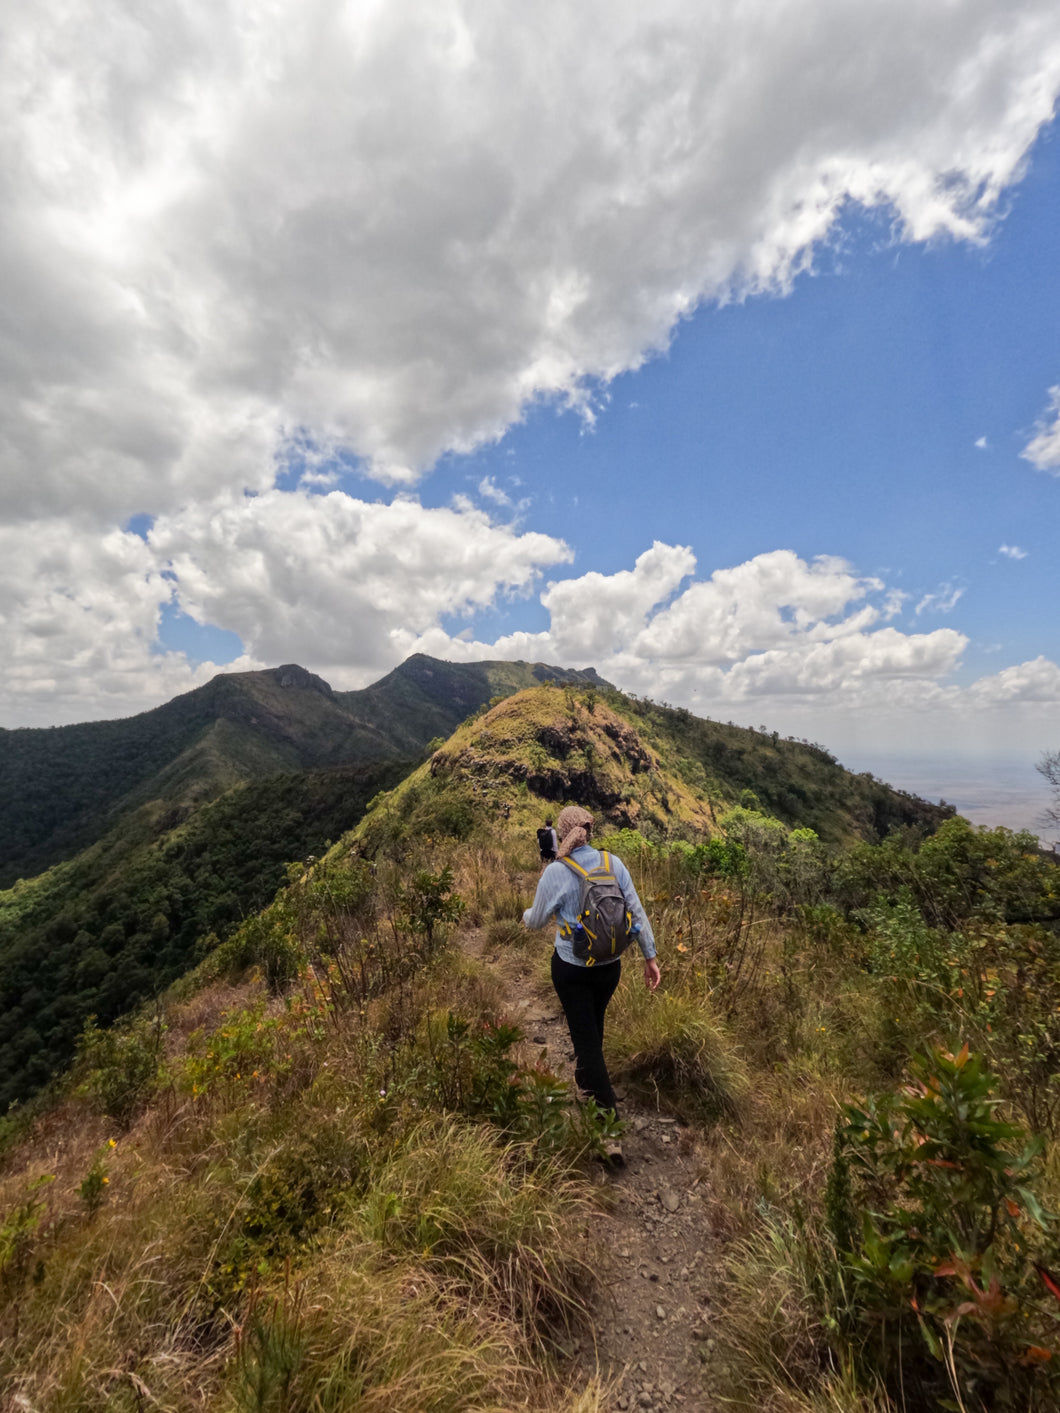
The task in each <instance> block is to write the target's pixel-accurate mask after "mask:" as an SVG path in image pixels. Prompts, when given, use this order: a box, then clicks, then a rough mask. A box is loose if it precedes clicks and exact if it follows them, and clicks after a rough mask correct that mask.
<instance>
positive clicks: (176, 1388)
mask: <svg viewBox="0 0 1060 1413" xmlns="http://www.w3.org/2000/svg"><path fill="white" fill-rule="evenodd" d="M730 730H731V731H735V728H731V729H730V728H725V727H719V726H717V725H716V724H714V723H702V724H697V723H695V722H694V721H691V720H688V719H686V718H685V717H684V716H683V715H682V714H680V713H673V712H669V711H667V710H666V709H663V708H656V707H653V706H650V705H647V704H643V703H631V702H629V701H628V700H626V699H622V698H620V697H619V696H618V695H617V694H610V693H607V692H605V691H603V690H602V689H596V688H593V689H590V690H588V691H587V690H585V689H580V690H568V691H565V690H563V689H562V688H540V689H536V690H533V691H529V692H523V693H520V694H519V695H517V696H514V697H511V698H509V699H506V700H503V701H501V702H499V703H497V704H495V705H494V706H493V707H492V708H489V709H486V710H484V711H483V712H482V713H481V714H480V715H479V716H478V718H477V719H475V720H472V721H469V722H467V723H465V724H464V725H463V726H462V727H460V728H459V729H458V730H457V731H456V732H455V733H454V734H453V735H452V736H451V737H450V738H449V739H448V740H447V741H446V742H445V743H444V744H443V745H441V746H440V747H439V748H437V749H436V750H435V751H434V752H433V753H432V755H431V757H430V759H429V760H428V761H426V762H424V764H423V765H421V766H420V767H418V768H417V770H415V771H414V772H413V773H412V774H411V775H409V776H408V777H406V778H405V779H404V780H403V781H402V782H401V783H400V784H398V785H397V786H396V787H395V788H393V789H391V790H387V791H384V792H381V793H379V794H377V795H376V797H375V798H374V799H373V800H372V802H371V803H370V805H369V807H368V809H367V812H366V813H365V815H364V818H363V819H362V820H361V822H360V823H359V824H358V825H357V826H356V828H355V829H353V830H352V831H351V832H349V833H348V834H346V835H344V836H343V837H342V838H341V839H340V840H339V841H338V842H336V843H335V844H334V845H333V847H332V848H331V849H330V850H329V851H328V852H327V854H326V855H325V856H324V857H322V858H319V859H317V860H314V861H312V862H311V863H309V864H305V865H301V864H300V865H292V866H291V868H290V869H289V870H288V883H287V886H286V887H285V888H284V889H282V890H281V891H280V892H279V893H278V894H277V896H276V898H275V900H274V901H273V902H272V903H270V904H269V906H268V907H266V908H265V909H264V910H263V911H262V912H261V913H260V914H258V915H256V916H254V917H250V918H248V919H247V920H246V921H245V922H243V923H242V924H241V925H240V926H239V928H238V929H237V930H236V931H235V932H234V933H233V934H232V935H231V937H230V938H229V939H228V940H227V941H226V942H224V943H223V944H220V945H218V946H217V947H215V948H214V949H213V950H212V951H210V952H209V954H208V955H207V956H206V957H205V958H204V960H203V961H202V962H201V963H200V965H199V966H198V968H197V970H196V971H195V972H193V973H191V974H190V975H189V976H188V977H187V978H185V979H184V980H183V981H182V982H181V983H180V984H179V985H178V986H176V987H174V988H173V989H172V990H171V991H170V992H169V993H168V994H167V996H166V997H165V998H164V1000H163V1004H162V1006H161V1008H160V1009H159V1010H158V1011H149V1012H145V1013H144V1014H142V1015H141V1016H139V1017H137V1018H134V1019H132V1020H130V1021H127V1022H126V1023H125V1026H124V1028H118V1029H114V1030H111V1031H101V1032H90V1033H89V1034H88V1035H87V1036H86V1038H85V1039H84V1041H83V1042H82V1047H81V1054H80V1058H79V1061H78V1064H77V1066H76V1068H75V1070H74V1072H73V1075H72V1076H71V1078H70V1080H69V1081H68V1082H67V1084H66V1087H65V1089H64V1090H63V1091H62V1092H61V1093H57V1094H56V1095H55V1096H54V1102H53V1105H52V1107H51V1108H49V1109H48V1110H46V1111H42V1112H41V1113H39V1114H37V1115H36V1116H34V1117H28V1116H27V1117H26V1118H20V1117H19V1114H18V1111H17V1110H16V1111H15V1113H14V1114H13V1115H12V1116H10V1117H9V1118H8V1120H7V1121H6V1125H5V1135H4V1143H3V1148H2V1152H3V1158H2V1169H0V1335H2V1338H0V1387H2V1388H3V1389H4V1390H5V1393H4V1394H3V1395H2V1397H4V1398H6V1399H7V1400H8V1403H7V1404H5V1405H0V1406H4V1408H5V1413H6V1408H7V1407H10V1408H11V1409H14V1408H25V1407H31V1408H34V1409H37V1410H39V1413H59V1411H60V1410H73V1409H77V1410H86V1413H91V1411H92V1410H96V1409H99V1410H104V1409H107V1410H111V1409H114V1410H119V1413H120V1410H125V1409H128V1410H138V1409H141V1408H148V1407H158V1408H163V1409H167V1410H169V1409H171V1410H182V1411H183V1410H189V1411H190V1410H211V1413H212V1411H213V1410H217V1413H222V1410H223V1413H228V1411H229V1410H247V1411H248V1413H249V1410H259V1413H261V1411H263V1410H277V1413H279V1410H283V1411H284V1413H303V1410H304V1413H310V1410H324V1409H327V1410H335V1413H340V1411H342V1410H350V1413H353V1410H363V1409H368V1410H384V1409H386V1410H399V1411H400V1410H407V1413H420V1411H421V1410H453V1413H456V1410H463V1409H490V1410H495V1413H500V1410H510V1409H513V1408H517V1407H526V1408H531V1409H536V1410H540V1413H559V1410H580V1413H604V1410H610V1409H612V1408H615V1407H617V1406H619V1404H618V1402H617V1399H618V1396H619V1395H618V1390H617V1388H613V1389H610V1390H609V1389H608V1388H607V1387H606V1380H601V1379H598V1378H592V1377H588V1376H587V1375H586V1372H585V1367H584V1363H582V1364H579V1363H578V1362H577V1361H572V1359H571V1350H572V1348H573V1347H574V1345H575V1344H576V1342H577V1341H578V1340H581V1341H582V1343H583V1345H585V1346H586V1347H588V1348H590V1349H591V1327H590V1320H591V1319H593V1318H595V1319H597V1320H599V1319H602V1318H608V1319H610V1318H611V1317H610V1316H605V1315H604V1313H603V1312H604V1311H605V1310H607V1309H611V1308H612V1307H611V1306H610V1305H607V1304H606V1302H604V1303H601V1302H602V1301H603V1293H602V1292H600V1291H598V1290H597V1288H596V1284H595V1281H596V1276H595V1273H596V1272H597V1271H598V1270H599V1269H600V1266H601V1260H602V1252H603V1247H604V1246H605V1245H606V1243H607V1242H608V1238H609V1232H610V1230H611V1224H610V1222H609V1218H608V1211H609V1208H610V1207H612V1206H613V1204H614V1203H615V1202H616V1201H618V1200H621V1189H615V1188H614V1187H612V1186H611V1185H609V1184H606V1183H604V1184H601V1182H600V1181H598V1180H592V1175H593V1172H594V1166H593V1163H592V1153H593V1151H594V1146H595V1145H596V1144H597V1143H598V1141H599V1139H600V1136H601V1133H602V1132H603V1129H602V1127H601V1124H600V1122H599V1121H598V1120H597V1119H596V1118H595V1117H594V1116H593V1114H592V1113H591V1112H589V1111H586V1110H585V1109H581V1108H579V1107H578V1106H576V1105H574V1104H573V1103H572V1102H571V1096H570V1094H569V1092H568V1091H566V1090H565V1089H564V1088H563V1086H562V1085H561V1084H560V1082H559V1081H558V1079H557V1078H556V1077H555V1076H553V1075H551V1074H550V1073H548V1072H547V1070H545V1069H542V1068H541V1065H540V1063H539V1060H538V1058H537V1055H536V1052H535V1051H534V1050H533V1048H532V1047H530V1046H528V1045H527V1044H525V1043H524V1042H523V1041H521V1040H520V1038H519V1033H518V1030H517V1028H516V1027H515V1025H514V1023H513V1020H512V1015H513V1011H512V1008H511V996H510V993H506V992H505V990H504V986H503V984H502V978H503V976H504V975H519V974H525V975H527V976H528V977H537V978H538V980H539V981H540V982H541V983H542V984H544V978H543V967H544V965H545V961H546V958H547V952H548V947H547V943H546V942H545V940H544V939H543V938H541V937H538V938H535V939H526V938H525V937H524V935H523V933H522V931H521V928H520V926H519V924H518V918H519V915H520V913H521V910H522V908H523V907H524V906H525V905H526V903H527V902H528V901H529V898H530V896H531V895H532V889H533V886H534V882H535V879H536V876H537V865H536V857H535V849H534V844H533V834H532V826H533V825H535V824H536V823H537V822H538V819H539V818H540V816H541V815H542V814H543V812H544V811H545V809H547V808H549V807H552V808H555V807H556V806H558V805H559V804H560V803H561V802H562V801H563V800H565V799H568V798H578V799H580V800H581V801H583V802H589V803H591V805H592V807H593V808H594V809H595V810H596V812H597V815H598V819H599V820H600V829H601V832H602V833H603V834H604V835H605V836H608V835H609V842H610V844H611V845H612V846H613V847H615V848H616V849H617V850H618V851H620V852H621V853H622V856H623V857H624V858H625V859H626V861H627V862H628V863H629V865H630V867H631V869H632V870H633V872H634V875H635V878H636V880H637V883H638V887H639V889H640V891H641V894H642V897H644V899H645V901H646V903H647V906H648V908H649V912H650V913H651V915H652V918H653V922H654V925H655V931H656V937H657V941H658V946H659V952H660V956H661V959H662V963H663V972H664V982H663V986H662V988H661V989H660V992H659V993H658V994H657V995H656V996H654V997H651V996H649V995H648V994H647V993H646V992H645V991H643V989H642V988H638V987H636V986H635V985H631V984H629V981H628V979H627V980H626V981H624V982H623V985H622V986H621V987H620V989H619V991H618V993H617V996H616V1000H615V1002H614V1005H613V1008H612V1013H611V1015H612V1016H613V1022H612V1023H611V1029H610V1032H609V1038H608V1053H609V1064H610V1066H611V1068H612V1072H613V1074H614V1076H615V1077H616V1079H617V1081H618V1083H619V1084H620V1086H621V1087H622V1088H623V1089H624V1090H625V1091H626V1092H627V1094H628V1096H629V1102H630V1104H631V1105H634V1106H635V1105H637V1104H640V1105H643V1106H647V1107H648V1108H649V1110H650V1111H651V1112H662V1113H663V1114H666V1115H669V1116H672V1117H674V1118H676V1119H678V1120H679V1122H680V1125H681V1127H680V1129H679V1131H680V1133H681V1135H682V1137H681V1143H682V1145H683V1150H684V1151H685V1152H686V1153H687V1154H688V1155H689V1161H691V1162H693V1163H694V1164H695V1166H696V1169H697V1172H698V1175H699V1176H698V1181H699V1182H700V1188H699V1191H700V1192H701V1193H702V1197H701V1198H700V1199H699V1201H698V1205H697V1206H696V1207H695V1208H694V1212H695V1214H696V1215H695V1216H694V1217H690V1219H689V1220H693V1221H694V1222H695V1223H698V1229H697V1230H696V1231H694V1232H693V1238H694V1240H695V1241H696V1243H697V1244H698V1245H699V1246H700V1247H701V1251H700V1255H701V1256H702V1261H701V1263H700V1266H699V1268H698V1271H699V1273H698V1274H697V1276H696V1277H695V1280H694V1283H693V1284H691V1285H690V1287H689V1291H690V1298H694V1301H696V1302H698V1303H697V1304H695V1306H694V1308H693V1309H692V1310H690V1311H689V1312H688V1316H687V1318H688V1321H689V1322H690V1323H691V1322H693V1321H694V1323H695V1326H696V1329H697V1331H701V1332H702V1335H703V1341H704V1342H703V1343H702V1345H701V1348H702V1355H703V1358H702V1365H701V1372H700V1374H699V1375H698V1376H697V1377H698V1379H699V1386H698V1387H697V1389H696V1390H695V1393H694V1395H693V1397H691V1398H690V1399H689V1400H688V1402H687V1405H686V1406H689V1407H702V1408H708V1409H710V1408H716V1407H722V1406H732V1407H737V1408H747V1409H750V1408H754V1409H761V1410H766V1413H825V1410H832V1413H891V1410H897V1409H902V1410H911V1411H914V1410H915V1411H919V1413H928V1410H935V1409H938V1408H947V1407H956V1408H964V1409H967V1410H973V1409H974V1410H978V1413H986V1410H995V1409H998V1410H1000V1409H1013V1410H1015V1409H1024V1410H1031V1413H1048V1410H1052V1409H1055V1408H1056V1407H1057V1406H1058V1400H1060V1380H1058V1371H1057V1367H1056V1366H1057V1364H1060V1340H1058V1337H1057V1329H1058V1323H1060V1322H1058V1314H1060V1304H1058V1303H1057V1299H1056V1298H1055V1297H1054V1295H1053V1294H1052V1293H1051V1291H1050V1288H1049V1286H1048V1284H1047V1282H1046V1281H1045V1280H1044V1279H1043V1277H1042V1276H1041V1275H1040V1274H1039V1268H1040V1269H1041V1270H1044V1271H1045V1272H1047V1273H1048V1272H1050V1271H1052V1272H1054V1273H1055V1272H1056V1271H1057V1268H1058V1265H1060V1260H1058V1253H1060V1245H1058V1232H1057V1224H1056V1219H1055V1218H1054V1217H1053V1216H1052V1215H1051V1213H1052V1212H1054V1211H1056V1210H1057V1209H1060V1160H1058V1151H1057V1148H1056V1142H1055V1140H1056V1133H1057V1126H1058V1124H1060V1078H1058V1075H1060V1062H1058V1059H1057V1057H1058V1056H1060V930H1058V920H1060V886H1058V883H1060V876H1058V873H1057V870H1056V868H1055V866H1054V865H1053V864H1051V863H1049V862H1048V861H1046V860H1044V859H1042V858H1041V857H1040V856H1039V855H1038V853H1037V851H1036V848H1035V846H1034V841H1033V839H1032V838H1031V837H1030V836H1023V835H1013V834H1011V833H1010V832H1009V831H1007V830H1004V829H998V830H977V829H974V828H972V827H971V826H970V825H968V824H967V823H966V822H965V821H963V820H960V819H957V818H953V817H946V811H940V810H935V812H934V813H932V811H931V809H930V808H928V807H925V806H924V805H923V802H915V801H907V800H905V799H904V798H903V797H900V796H894V797H893V798H889V797H888V796H887V795H886V793H885V787H882V786H880V785H879V784H878V782H874V781H870V780H868V779H867V778H863V777H857V778H856V779H854V778H850V777H848V781H849V785H848V787H847V793H846V794H845V795H842V797H841V803H840V805H839V807H838V808H836V809H835V810H834V811H833V812H832V813H831V814H830V815H829V817H828V818H829V828H828V829H827V830H825V829H820V830H817V829H814V828H813V827H810V826H809V825H808V824H807V820H806V817H805V816H804V817H802V818H800V817H799V816H797V815H795V814H794V813H790V814H786V813H782V812H781V808H780V802H781V801H782V800H787V799H789V798H790V799H799V798H800V797H799V795H798V791H797V788H796V787H798V788H801V789H803V790H805V791H806V792H807V796H808V799H807V802H806V806H805V808H806V810H807V813H808V814H809V815H810V817H812V812H813V811H820V810H821V809H822V806H821V803H820V801H821V798H822V797H825V798H827V792H828V791H839V790H840V784H841V777H840V776H835V775H833V773H832V772H833V771H835V770H837V769H838V768H837V767H835V766H834V763H833V762H830V761H829V759H828V758H827V756H826V755H825V754H824V753H822V752H820V750H819V748H815V747H806V746H805V745H804V744H802V743H795V742H789V743H784V742H780V741H774V740H773V739H772V738H770V737H765V736H762V735H761V733H747V734H745V735H743V736H741V735H733V734H730ZM752 737H755V738H756V739H754V740H752V739H751V738H752ZM738 748H742V749H743V752H744V761H745V765H746V769H747V770H748V771H749V770H750V769H751V764H750V760H749V757H750V756H751V755H752V754H753V752H756V751H761V752H772V753H773V755H772V756H766V757H763V759H771V760H773V761H774V762H775V768H774V769H771V770H770V771H762V770H759V771H758V772H757V776H756V779H757V781H758V783H759V785H760V786H761V789H760V791H756V794H758V799H757V802H756V801H755V800H753V799H751V797H750V795H749V794H746V793H743V792H744V791H748V790H749V789H750V786H748V785H742V784H738V783H736V782H734V781H732V780H727V779H726V778H725V777H724V776H723V775H722V774H721V772H720V770H718V769H717V761H718V759H719V758H720V757H721V755H722V754H728V755H729V756H730V757H731V755H732V753H733V752H735V751H736V750H737V749H738ZM742 778H744V777H742V776H738V777H737V781H738V780H740V779H742ZM763 780H768V782H769V784H768V788H767V787H766V786H762V781H763ZM815 780H816V781H817V782H818V784H817V785H816V786H815V785H814V781H815ZM769 792H772V793H771V795H770V794H769ZM767 795H768V797H769V801H771V803H767V798H764V797H765V796H767ZM839 798H840V797H839V796H837V799H839ZM756 803H757V806H758V807H756ZM892 811H893V812H895V814H896V818H895V823H896V824H897V825H898V826H899V827H898V829H897V830H892V831H891V832H890V833H888V834H887V836H886V837H885V838H881V837H880V835H879V833H878V832H877V830H876V828H875V827H874V821H876V820H879V819H880V818H881V817H883V818H886V817H887V816H888V813H889V812H892ZM903 811H905V812H906V813H905V815H904V816H902V812H903ZM820 822H821V823H822V824H823V823H824V820H823V819H821V821H820ZM476 939H477V943H476ZM473 944H474V945H473ZM478 945H481V946H483V947H484V949H485V950H484V951H482V952H480V951H478V950H476V946H478ZM484 958H490V959H493V960H491V961H489V962H487V961H486V960H484ZM494 961H495V963H496V966H495V967H494ZM505 968H508V970H507V972H505ZM526 984H529V982H527V983H526ZM1031 1132H1033V1133H1036V1134H1037V1135H1039V1136H1040V1141H1039V1143H1038V1144H1037V1145H1031V1146H1028V1145H1027V1135H1028V1134H1029V1133H1031ZM630 1279H634V1280H635V1279H636V1275H635V1274H632V1275H631V1276H630ZM612 1293H613V1295H614V1296H615V1298H616V1300H617V1303H618V1308H620V1309H621V1307H622V1295H623V1293H622V1291H621V1289H618V1290H615V1291H613V1292H612ZM638 1333H642V1332H638ZM707 1336H709V1339H708V1338H707ZM645 1338H646V1336H645ZM637 1345H638V1341H636V1340H634V1341H632V1343H631V1351H633V1350H635V1349H636V1347H637ZM622 1396H623V1397H626V1395H625V1394H623V1395H622ZM627 1404H628V1399H627ZM629 1406H632V1405H629ZM660 1406H661V1405H660Z"/></svg>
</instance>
